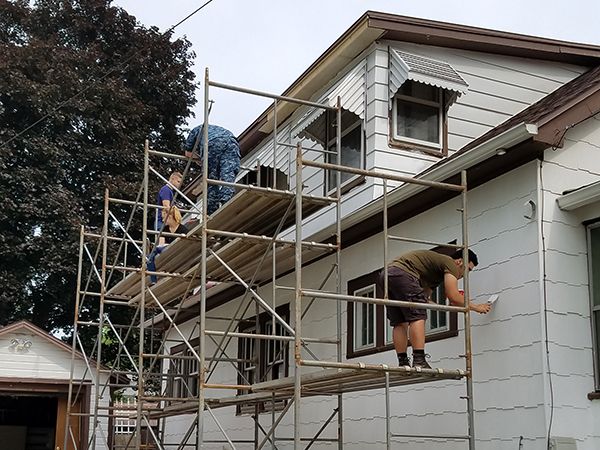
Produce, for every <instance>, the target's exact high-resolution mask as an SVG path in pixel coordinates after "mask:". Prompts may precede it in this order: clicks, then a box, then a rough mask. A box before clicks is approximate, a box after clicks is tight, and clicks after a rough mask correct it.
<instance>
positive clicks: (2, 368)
mask: <svg viewBox="0 0 600 450" xmlns="http://www.w3.org/2000/svg"><path fill="white" fill-rule="evenodd" d="M12 339H27V340H29V341H31V347H30V348H29V349H28V350H27V351H22V352H15V351H14V350H12V349H11V348H10V344H11V340H12ZM70 373H71V352H70V351H67V350H66V349H61V348H59V347H57V346H56V345H55V344H52V343H50V342H49V341H48V340H47V339H45V338H42V337H40V336H38V335H36V334H33V333H31V332H29V331H27V330H21V331H19V330H16V331H15V332H14V333H8V334H6V335H4V336H1V337H0V379H2V378H13V379H14V378H17V379H23V380H28V381H34V380H37V379H39V380H40V382H43V380H56V381H63V382H64V384H68V383H69V377H70ZM84 376H85V377H84ZM73 378H74V379H75V380H83V379H85V380H87V381H93V379H94V377H93V374H92V375H90V372H89V371H87V373H86V365H85V361H83V360H82V359H81V358H76V359H75V370H74V376H73ZM105 382H106V378H103V379H101V383H105ZM94 398H95V389H94V387H93V386H92V389H91V392H90V405H93V401H94ZM109 402H110V393H109V389H108V388H107V389H106V391H105V394H104V396H103V397H102V398H101V400H100V405H102V406H108V404H109ZM92 407H93V406H90V408H92ZM99 421H100V427H101V428H102V429H103V431H104V435H105V436H108V435H107V434H106V432H107V431H108V421H107V419H106V418H99ZM91 422H92V420H90V432H89V436H91V435H92V430H93V425H92V423H91ZM105 444H106V442H105V441H104V439H103V438H102V437H101V436H99V437H98V440H97V442H96V449H98V450H103V449H105V448H107V447H106V445H105Z"/></svg>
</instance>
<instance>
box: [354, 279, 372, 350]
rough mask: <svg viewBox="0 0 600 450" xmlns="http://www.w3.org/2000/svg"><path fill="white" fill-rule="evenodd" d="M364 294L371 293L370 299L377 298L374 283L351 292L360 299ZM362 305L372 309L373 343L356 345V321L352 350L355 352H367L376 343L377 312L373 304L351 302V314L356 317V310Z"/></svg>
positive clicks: (355, 323) (357, 334)
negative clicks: (352, 309) (352, 310)
mask: <svg viewBox="0 0 600 450" xmlns="http://www.w3.org/2000/svg"><path fill="white" fill-rule="evenodd" d="M366 292H372V293H373V296H372V298H374V297H376V296H377V285H376V284H375V283H372V284H369V285H367V286H365V287H363V288H360V289H357V290H355V291H354V292H353V295H355V296H360V297H364V295H362V294H364V293H366ZM362 305H367V307H368V308H373V320H372V322H373V323H372V324H371V326H372V327H373V343H372V344H362V345H357V340H358V336H359V333H357V329H358V327H357V325H358V323H357V322H356V321H354V330H353V331H354V339H353V346H352V348H353V349H354V350H355V351H361V350H367V349H371V348H374V347H375V345H376V343H377V310H376V306H377V305H374V304H373V303H359V302H352V307H353V308H354V312H353V316H354V317H357V316H358V314H357V308H359V307H361V306H362Z"/></svg>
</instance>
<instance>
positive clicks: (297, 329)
mask: <svg viewBox="0 0 600 450" xmlns="http://www.w3.org/2000/svg"><path fill="white" fill-rule="evenodd" d="M295 234H296V245H295V253H296V257H295V260H294V261H295V265H294V269H295V287H296V290H295V296H294V333H295V334H294V450H299V449H300V448H301V447H300V446H301V440H300V439H301V433H300V424H301V423H302V422H301V420H302V419H301V403H302V402H301V397H302V378H301V377H302V370H301V365H300V361H301V360H302V341H301V339H300V336H302V146H301V145H300V144H298V146H297V147H296V230H295Z"/></svg>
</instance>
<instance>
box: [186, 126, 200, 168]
mask: <svg viewBox="0 0 600 450" xmlns="http://www.w3.org/2000/svg"><path fill="white" fill-rule="evenodd" d="M199 132H200V127H196V128H194V129H193V130H192V131H190V134H189V135H188V137H187V139H186V140H185V143H184V144H183V150H184V151H185V156H186V158H192V159H194V160H199V159H200V157H199V152H198V151H197V150H198V149H196V152H195V153H194V152H193V150H194V144H195V143H196V139H197V138H198V133H199Z"/></svg>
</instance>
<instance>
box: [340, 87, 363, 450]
mask: <svg viewBox="0 0 600 450" xmlns="http://www.w3.org/2000/svg"><path fill="white" fill-rule="evenodd" d="M335 115H336V117H335V122H336V127H335V149H336V150H335V151H336V164H337V165H338V166H341V165H342V100H341V98H340V97H338V98H337V107H336V111H335ZM361 139H362V138H361ZM335 178H336V189H335V196H336V198H337V201H336V202H335V219H336V220H335V237H336V246H337V248H336V252H335V266H336V270H335V285H336V286H335V289H336V293H338V294H341V293H342V274H341V265H342V172H341V171H339V170H337V171H336V172H335ZM342 301H343V300H341V299H338V300H337V302H336V305H335V307H336V330H337V333H336V336H337V340H338V342H337V361H338V362H342ZM343 403H344V399H343V394H338V396H337V404H338V406H337V425H338V426H337V438H338V450H343V448H344V407H343V406H344V405H343Z"/></svg>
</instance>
